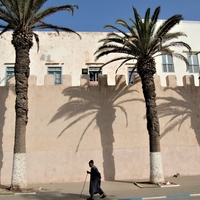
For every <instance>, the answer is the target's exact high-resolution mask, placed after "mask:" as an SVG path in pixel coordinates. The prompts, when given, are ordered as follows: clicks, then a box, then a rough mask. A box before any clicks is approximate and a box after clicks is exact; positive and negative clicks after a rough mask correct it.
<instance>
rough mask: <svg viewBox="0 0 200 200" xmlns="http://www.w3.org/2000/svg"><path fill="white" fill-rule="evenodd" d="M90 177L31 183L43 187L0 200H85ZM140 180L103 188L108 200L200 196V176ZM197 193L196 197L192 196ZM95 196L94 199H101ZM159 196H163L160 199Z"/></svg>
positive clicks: (108, 183)
mask: <svg viewBox="0 0 200 200" xmlns="http://www.w3.org/2000/svg"><path fill="white" fill-rule="evenodd" d="M88 181H89V178H88V180H87V182H86V183H85V187H84V189H83V186H84V182H79V183H56V184H37V185H29V187H31V188H36V189H38V188H40V190H38V191H37V192H36V193H29V194H23V195H22V194H10V195H0V200H1V199H2V200H24V199H30V200H57V199H58V200H64V199H65V200H74V199H76V200H82V199H87V198H88V197H89V194H88V190H89V182H88ZM137 181H140V182H141V181H146V180H129V181H126V180H125V181H102V185H101V187H102V189H103V190H104V191H105V193H106V194H107V197H106V198H105V199H107V200H114V199H115V200H142V199H145V200H147V199H164V198H170V199H177V198H182V199H192V200H193V199H200V176H188V177H178V178H176V177H170V178H166V181H170V182H173V183H177V184H178V185H179V186H172V187H171V186H170V187H161V188H160V187H153V188H152V187H151V188H150V187H147V188H139V187H138V186H136V185H135V184H134V182H137ZM191 195H194V197H190V196H191ZM99 197H100V196H99V195H95V197H94V199H99ZM158 197H160V198H158Z"/></svg>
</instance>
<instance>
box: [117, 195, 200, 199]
mask: <svg viewBox="0 0 200 200" xmlns="http://www.w3.org/2000/svg"><path fill="white" fill-rule="evenodd" d="M195 196H200V194H177V195H169V196H159V197H144V198H125V199H118V200H150V199H151V200H152V199H172V198H182V197H195Z"/></svg>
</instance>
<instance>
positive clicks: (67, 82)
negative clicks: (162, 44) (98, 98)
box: [1, 74, 195, 88]
mask: <svg viewBox="0 0 200 200" xmlns="http://www.w3.org/2000/svg"><path fill="white" fill-rule="evenodd" d="M119 79H120V82H126V79H125V76H124V75H116V77H115V80H116V81H117V80H119ZM154 81H155V85H156V86H161V84H160V76H159V75H154ZM182 81H183V86H188V85H190V86H194V87H195V84H194V76H193V75H185V76H183V78H182ZM133 82H134V84H133V85H136V84H140V83H141V80H140V77H139V75H136V76H135V77H134V81H133ZM126 84H127V83H126ZM7 85H8V86H13V85H15V79H14V77H10V78H9V80H8V83H7ZM36 85H37V77H36V76H34V75H31V76H30V77H29V86H36ZM53 85H54V76H53V75H51V74H49V75H45V76H44V86H53ZM62 85H64V86H66V87H71V86H73V85H72V77H71V75H62ZM91 85H93V86H94V85H101V86H102V85H104V86H108V76H107V75H99V80H98V81H90V80H89V75H86V74H83V75H81V76H80V86H84V87H85V86H91ZM56 86H58V85H56ZM166 86H167V87H172V88H173V87H177V78H176V76H175V75H169V76H167V77H166ZM1 87H3V86H1Z"/></svg>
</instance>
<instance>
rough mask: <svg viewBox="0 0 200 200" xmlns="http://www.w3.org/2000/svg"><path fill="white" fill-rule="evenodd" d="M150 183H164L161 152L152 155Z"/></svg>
mask: <svg viewBox="0 0 200 200" xmlns="http://www.w3.org/2000/svg"><path fill="white" fill-rule="evenodd" d="M150 182H152V183H162V182H164V174H163V168H162V157H161V152H153V153H152V152H151V153H150Z"/></svg>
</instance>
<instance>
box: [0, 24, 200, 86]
mask: <svg viewBox="0 0 200 200" xmlns="http://www.w3.org/2000/svg"><path fill="white" fill-rule="evenodd" d="M161 22H162V21H160V22H159V23H161ZM172 31H173V32H174V31H181V32H184V33H185V34H186V35H187V37H180V40H181V41H184V42H186V43H188V44H189V45H190V46H191V48H192V54H191V55H189V52H188V51H186V49H183V48H181V47H180V48H179V49H177V51H178V52H180V53H182V54H183V55H184V56H185V57H187V58H188V62H189V63H190V66H189V67H188V68H187V66H186V65H185V63H184V62H183V61H182V60H179V59H177V58H171V57H170V56H166V55H165V56H160V57H156V68H157V75H159V76H160V77H161V85H162V86H166V85H165V84H166V77H167V76H168V75H176V77H177V84H178V85H180V86H181V85H182V83H183V81H182V78H183V76H184V75H194V80H195V85H198V84H199V83H198V75H199V58H200V54H197V53H198V52H199V51H200V36H199V34H198V33H199V32H200V22H190V21H183V22H181V23H180V24H179V25H177V26H176V27H175V28H174V29H173V30H172ZM37 34H38V35H39V38H40V49H39V51H37V45H36V44H35V45H34V46H33V48H32V49H31V52H30V59H31V63H30V74H31V75H34V76H36V77H37V80H36V84H37V85H43V84H44V76H45V75H47V74H53V75H54V79H55V80H54V82H55V84H62V82H63V81H62V75H70V76H71V77H72V85H74V86H78V85H80V76H81V75H82V74H89V75H90V81H92V82H94V81H97V80H98V74H99V73H100V74H106V75H107V76H108V84H109V85H113V84H115V75H116V74H115V70H116V68H117V67H118V65H119V63H117V62H116V63H112V64H110V65H108V66H106V67H104V68H103V69H102V71H99V69H100V67H101V65H102V64H103V63H105V62H106V61H108V60H110V59H111V58H112V57H111V56H110V55H109V56H105V57H104V58H101V59H99V60H98V61H95V55H94V53H95V51H96V50H97V48H98V47H99V46H100V45H101V44H100V43H98V41H99V40H100V39H102V38H104V37H106V34H107V33H105V32H79V34H80V35H81V37H82V39H81V40H80V39H79V37H78V36H77V35H76V34H69V33H60V35H58V34H57V33H54V32H38V33H37ZM11 37H12V33H4V34H3V35H2V36H1V37H0V46H1V50H0V52H1V54H0V55H1V59H0V78H1V82H0V85H1V86H4V85H6V82H7V78H8V76H9V75H14V62H15V52H14V48H13V46H12V44H11ZM133 66H134V61H133V62H130V63H127V64H125V65H124V66H123V67H121V68H120V69H119V70H118V72H117V74H122V75H124V76H125V77H126V81H127V83H128V82H131V80H130V77H129V75H130V72H131V70H132V67H133Z"/></svg>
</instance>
